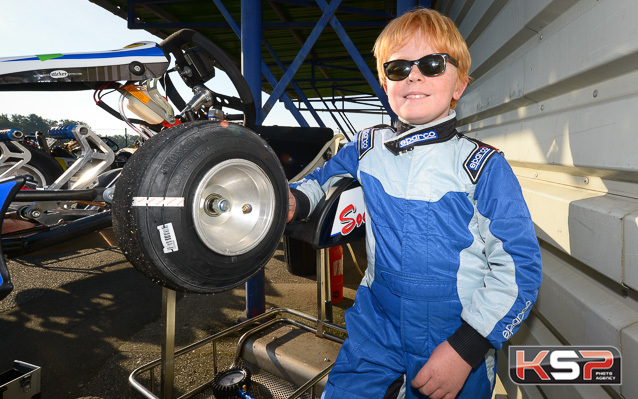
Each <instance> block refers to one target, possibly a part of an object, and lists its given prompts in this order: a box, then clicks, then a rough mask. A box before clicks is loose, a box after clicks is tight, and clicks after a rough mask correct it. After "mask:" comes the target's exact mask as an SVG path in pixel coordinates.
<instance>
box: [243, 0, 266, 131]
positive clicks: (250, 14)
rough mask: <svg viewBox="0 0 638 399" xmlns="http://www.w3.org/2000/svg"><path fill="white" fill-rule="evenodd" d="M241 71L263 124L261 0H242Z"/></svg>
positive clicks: (259, 119) (259, 122)
mask: <svg viewBox="0 0 638 399" xmlns="http://www.w3.org/2000/svg"><path fill="white" fill-rule="evenodd" d="M241 73H242V75H244V79H246V83H248V87H250V91H251V92H252V94H253V97H254V100H255V106H256V107H257V109H256V111H257V124H258V125H261V122H262V121H261V117H260V112H259V111H260V110H261V0H241Z"/></svg>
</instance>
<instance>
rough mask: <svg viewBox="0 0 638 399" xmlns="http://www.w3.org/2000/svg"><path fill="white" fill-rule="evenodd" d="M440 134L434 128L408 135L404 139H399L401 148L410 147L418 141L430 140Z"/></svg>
mask: <svg viewBox="0 0 638 399" xmlns="http://www.w3.org/2000/svg"><path fill="white" fill-rule="evenodd" d="M438 137H439V135H438V134H436V132H435V131H434V130H430V131H429V132H423V133H417V134H414V135H412V136H410V137H406V138H404V139H403V140H401V141H399V148H405V147H409V146H411V145H413V144H416V143H421V142H423V141H430V140H434V139H436V138H438Z"/></svg>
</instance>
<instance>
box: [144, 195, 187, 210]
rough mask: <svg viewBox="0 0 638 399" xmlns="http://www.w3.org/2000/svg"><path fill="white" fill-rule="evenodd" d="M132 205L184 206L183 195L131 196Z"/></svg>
mask: <svg viewBox="0 0 638 399" xmlns="http://www.w3.org/2000/svg"><path fill="white" fill-rule="evenodd" d="M133 206H163V207H174V208H182V207H184V197H133Z"/></svg>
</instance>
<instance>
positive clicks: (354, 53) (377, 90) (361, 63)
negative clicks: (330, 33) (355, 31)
mask: <svg viewBox="0 0 638 399" xmlns="http://www.w3.org/2000/svg"><path fill="white" fill-rule="evenodd" d="M332 2H333V3H334V2H335V0H333V1H332ZM317 4H319V7H321V9H322V10H324V11H325V10H327V9H328V8H329V6H328V4H327V3H326V1H325V0H317ZM330 6H332V3H330ZM330 25H331V26H332V28H333V29H334V30H335V32H336V33H337V36H339V39H341V42H342V43H343V45H344V46H345V47H346V50H348V53H349V54H350V56H351V57H352V59H353V60H354V63H355V64H357V66H358V67H359V70H360V71H361V73H362V74H363V77H364V78H365V79H366V80H367V81H368V84H369V85H370V87H371V88H372V90H373V91H374V94H376V95H377V97H378V98H379V101H381V104H383V106H384V107H385V109H386V110H387V111H388V114H390V116H391V118H392V119H395V118H396V114H395V113H394V111H392V108H390V103H388V96H387V95H386V94H385V92H384V91H383V89H382V88H381V85H380V84H379V81H378V80H377V78H376V77H375V76H374V74H373V73H372V71H370V68H368V64H366V62H365V60H364V59H363V57H362V56H361V54H360V53H359V50H358V49H357V47H356V46H355V45H354V43H353V42H352V40H350V37H349V36H348V34H347V33H346V31H345V30H344V29H343V26H341V24H340V23H339V20H338V19H337V18H336V17H335V16H334V15H333V16H332V18H330Z"/></svg>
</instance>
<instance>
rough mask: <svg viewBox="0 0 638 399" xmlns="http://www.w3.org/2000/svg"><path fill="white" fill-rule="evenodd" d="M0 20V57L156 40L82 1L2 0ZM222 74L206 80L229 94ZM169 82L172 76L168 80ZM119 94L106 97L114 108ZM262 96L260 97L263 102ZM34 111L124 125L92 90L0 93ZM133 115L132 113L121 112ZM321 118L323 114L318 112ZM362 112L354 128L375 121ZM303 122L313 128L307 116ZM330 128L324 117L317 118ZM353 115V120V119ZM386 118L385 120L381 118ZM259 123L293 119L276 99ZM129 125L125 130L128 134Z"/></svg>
mask: <svg viewBox="0 0 638 399" xmlns="http://www.w3.org/2000/svg"><path fill="white" fill-rule="evenodd" d="M2 3H3V4H2V17H1V18H0V37H2V38H3V39H2V40H1V41H0V57H11V56H23V55H37V54H51V53H76V52H91V51H104V50H114V49H119V48H122V47H124V46H126V45H128V44H131V43H134V42H138V41H154V42H160V41H161V39H160V38H158V37H156V36H153V35H151V34H150V33H148V32H146V31H144V30H138V29H136V30H130V29H128V28H127V26H126V20H124V19H123V18H120V17H118V16H115V15H113V14H112V13H110V12H108V11H106V10H104V9H102V8H101V7H99V6H97V5H95V4H93V3H91V2H89V1H88V0H64V1H50V0H19V1H18V0H16V1H14V0H3V1H2ZM222 75H223V74H219V73H218V74H217V76H216V77H215V78H213V79H212V80H211V81H209V82H208V85H209V87H210V88H211V89H212V90H214V91H216V92H219V93H222V94H227V95H233V93H234V90H233V89H232V87H231V86H230V83H229V81H228V79H227V78H226V77H225V76H222ZM173 80H175V79H173ZM118 98H119V95H117V94H112V95H109V96H107V97H106V101H107V102H108V103H109V105H112V106H116V104H117V99H118ZM265 99H266V98H265V97H264V99H263V100H262V101H264V102H265ZM32 113H35V114H37V115H39V116H41V117H43V118H46V119H51V120H61V119H68V120H79V121H83V122H86V123H88V124H89V125H90V126H91V127H92V128H93V130H94V131H95V132H96V133H98V134H99V135H112V134H121V135H123V134H124V129H125V128H126V127H127V125H126V124H125V123H124V122H122V121H120V120H118V119H116V118H114V117H113V116H111V115H109V114H108V113H106V112H105V111H103V110H102V109H101V108H99V107H98V106H96V105H95V102H94V101H93V91H92V90H83V91H76V92H19V91H15V92H5V91H2V92H0V114H8V115H12V114H21V115H29V114H32ZM127 115H129V116H130V117H134V115H132V114H127ZM322 116H323V115H322ZM373 118H375V117H373V116H370V115H368V116H366V117H364V118H363V120H362V122H360V123H359V126H357V122H356V120H353V123H354V124H355V127H356V128H357V130H360V129H363V128H366V127H368V126H371V125H374V124H377V123H380V119H379V121H376V120H375V121H371V119H373ZM306 119H307V120H308V121H309V123H310V124H311V125H313V126H316V123H315V122H314V121H312V120H311V118H309V117H306ZM323 119H324V121H325V122H326V123H327V124H328V125H329V127H332V128H333V129H335V126H330V123H331V122H330V121H329V119H331V118H330V117H329V116H327V115H326V116H323ZM355 119H356V118H355ZM386 119H387V118H386ZM263 124H264V125H280V126H298V123H297V122H296V121H295V119H294V118H293V117H292V115H290V112H288V111H287V110H285V108H284V107H283V105H282V104H281V103H280V102H277V104H276V105H275V107H274V109H273V111H271V113H270V114H269V115H268V117H267V118H266V120H265V121H264V123H263ZM0 128H2V126H0ZM131 133H132V132H131V130H130V128H129V134H131Z"/></svg>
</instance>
